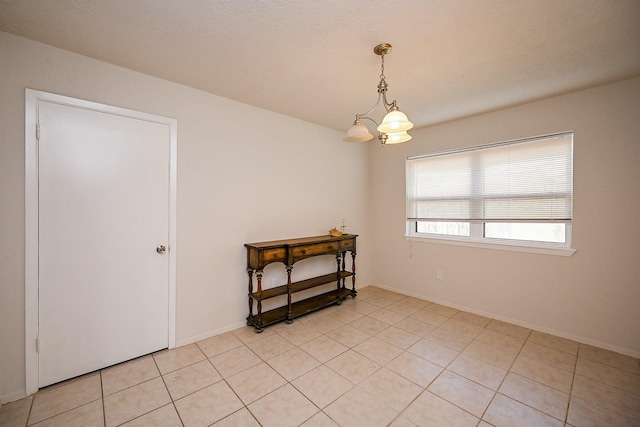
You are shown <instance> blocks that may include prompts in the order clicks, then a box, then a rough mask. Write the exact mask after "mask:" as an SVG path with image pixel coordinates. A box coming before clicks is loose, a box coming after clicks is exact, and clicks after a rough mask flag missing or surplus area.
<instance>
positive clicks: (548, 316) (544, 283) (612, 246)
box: [370, 79, 640, 357]
mask: <svg viewBox="0 0 640 427" xmlns="http://www.w3.org/2000/svg"><path fill="white" fill-rule="evenodd" d="M426 96H428V95H426ZM639 111H640V79H632V80H627V81H623V82H619V83H616V84H611V85H607V86H602V87H599V88H595V89H590V90H584V91H580V92H576V93H573V94H568V95H564V96H559V97H555V98H551V99H547V100H542V101H539V102H534V103H530V104H527V105H522V106H519V107H514V108H509V109H506V110H502V111H497V112H493V113H489V114H484V115H480V116H475V117H471V118H467V119H464V120H458V121H454V122H449V123H445V124H441V125H438V126H433V127H430V128H424V129H419V130H415V131H413V132H412V133H413V140H412V141H411V142H410V143H407V144H402V145H399V146H390V147H385V148H384V149H382V148H380V149H376V150H373V151H372V160H371V172H370V173H371V174H372V178H371V187H370V192H371V193H370V194H371V202H372V206H371V212H372V223H371V224H372V230H374V232H373V242H372V243H373V246H372V250H373V260H374V261H375V262H374V264H373V277H374V284H377V285H379V286H382V287H386V288H389V289H396V290H398V291H400V292H404V293H407V294H411V295H416V296H420V297H423V298H427V299H431V300H434V301H438V302H442V303H445V304H449V305H452V306H455V307H458V308H463V309H467V310H470V311H473V312H476V313H479V314H485V315H487V316H491V317H494V318H499V319H502V320H508V321H512V322H514V323H517V324H520V325H524V326H528V327H532V328H535V329H538V330H542V331H546V332H552V333H555V334H557V335H560V336H564V337H568V338H572V339H576V340H579V341H581V342H585V343H590V344H595V345H598V346H601V347H604V348H608V349H612V350H615V351H619V352H622V353H626V354H630V355H633V356H636V357H639V356H640V310H639V307H640V214H639V212H640V119H639V116H638V112H639ZM568 130H573V131H574V132H575V134H574V222H573V246H574V248H575V249H576V250H577V252H576V253H575V254H574V255H573V256H571V257H561V256H551V255H539V254H532V253H521V252H506V251H499V250H492V249H480V248H470V247H459V246H451V245H440V244H433V243H423V242H411V241H406V240H405V239H404V237H403V235H404V232H405V220H404V218H405V180H404V160H405V158H406V157H408V156H415V155H420V154H427V153H434V152H439V151H445V150H450V149H455V148H461V147H467V146H473V145H481V144H487V143H492V142H499V141H506V140H511V139H518V138H523V137H529V136H536V135H543V134H549V133H554V132H560V131H568ZM438 269H439V270H443V272H444V280H443V281H441V282H440V281H436V270H438Z"/></svg>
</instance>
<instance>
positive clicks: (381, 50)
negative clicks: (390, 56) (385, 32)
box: [373, 43, 391, 55]
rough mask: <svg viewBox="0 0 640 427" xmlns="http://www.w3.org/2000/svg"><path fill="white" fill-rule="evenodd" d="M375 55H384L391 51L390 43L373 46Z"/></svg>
mask: <svg viewBox="0 0 640 427" xmlns="http://www.w3.org/2000/svg"><path fill="white" fill-rule="evenodd" d="M373 51H374V52H375V54H376V55H384V54H386V53H389V52H391V45H390V44H389V43H382V44H379V45H378V46H376V47H374V48H373Z"/></svg>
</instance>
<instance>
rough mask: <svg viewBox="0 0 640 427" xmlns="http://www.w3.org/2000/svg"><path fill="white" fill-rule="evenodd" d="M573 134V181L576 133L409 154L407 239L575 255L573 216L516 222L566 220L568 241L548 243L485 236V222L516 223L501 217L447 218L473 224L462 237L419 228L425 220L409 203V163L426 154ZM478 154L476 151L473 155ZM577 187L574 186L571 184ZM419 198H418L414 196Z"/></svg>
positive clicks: (406, 190)
mask: <svg viewBox="0 0 640 427" xmlns="http://www.w3.org/2000/svg"><path fill="white" fill-rule="evenodd" d="M566 135H570V137H571V153H570V155H571V180H572V181H571V182H573V161H574V156H573V132H572V131H566V132H559V133H556V134H549V135H542V136H536V137H531V138H524V139H518V140H511V141H505V142H500V143H496V144H488V145H480V146H474V147H469V148H465V149H462V150H455V151H447V152H441V153H434V154H429V155H427V156H413V157H407V158H406V159H405V183H406V185H407V188H406V189H405V201H406V203H407V215H406V233H405V239H406V240H409V241H416V242H429V243H437V244H448V245H456V246H467V247H480V248H490V249H498V250H509V251H517V252H532V253H541V254H549V255H560V256H571V255H573V253H575V249H573V247H572V245H573V215H572V216H571V218H570V219H568V220H556V221H548V220H542V221H535V220H532V221H513V222H517V223H535V222H541V223H563V224H565V230H564V231H565V236H564V237H565V241H564V242H544V241H533V240H520V239H504V238H495V237H486V236H485V224H486V223H489V222H499V223H508V222H512V221H509V220H501V221H491V220H455V219H446V220H443V222H461V223H468V224H469V231H470V232H469V236H460V235H448V234H435V233H424V232H419V231H418V223H420V222H422V221H421V220H420V219H415V218H411V215H410V214H409V203H410V195H409V188H408V187H409V186H408V183H409V180H410V179H413V177H410V176H409V175H410V169H409V163H410V162H411V161H412V160H415V159H419V158H423V157H435V156H446V155H450V154H459V153H461V152H466V151H468V152H477V151H479V150H483V149H486V148H493V147H498V146H508V145H512V144H518V143H523V142H535V141H537V140H546V139H549V138H554V137H562V136H566ZM472 155H474V154H473V153H472V154H470V156H472ZM470 171H471V178H470V179H471V180H473V179H474V177H476V176H477V174H478V170H476V168H474V167H470ZM571 187H573V185H571ZM414 200H415V199H414ZM571 203H572V204H573V188H572V189H571ZM424 221H425V222H439V221H430V220H424Z"/></svg>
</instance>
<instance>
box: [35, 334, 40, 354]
mask: <svg viewBox="0 0 640 427" xmlns="http://www.w3.org/2000/svg"><path fill="white" fill-rule="evenodd" d="M36 353H40V337H38V338H36Z"/></svg>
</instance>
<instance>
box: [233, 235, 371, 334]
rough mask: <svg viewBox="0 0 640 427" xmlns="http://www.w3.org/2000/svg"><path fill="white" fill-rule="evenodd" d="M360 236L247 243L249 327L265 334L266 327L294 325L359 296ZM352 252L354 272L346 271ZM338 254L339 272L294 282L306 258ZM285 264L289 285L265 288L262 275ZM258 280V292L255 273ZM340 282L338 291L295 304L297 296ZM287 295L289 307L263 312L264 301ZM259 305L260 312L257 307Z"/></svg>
mask: <svg viewBox="0 0 640 427" xmlns="http://www.w3.org/2000/svg"><path fill="white" fill-rule="evenodd" d="M356 237H358V236H357V235H355V234H343V235H342V236H339V237H332V236H317V237H304V238H300V239H290V240H277V241H272V242H261V243H246V244H245V245H244V246H245V247H246V248H247V273H248V274H249V316H248V317H247V325H249V326H253V327H254V328H255V329H256V332H262V330H263V328H264V327H265V326H268V325H271V324H273V323H276V322H280V321H282V320H284V321H286V322H287V323H291V322H292V321H293V319H294V318H296V317H298V316H302V315H303V314H306V313H309V312H311V311H314V310H318V309H320V308H323V307H327V306H329V305H333V304H340V303H341V302H342V300H344V299H345V298H346V297H348V296H351V297H352V298H355V297H356V294H357V292H356V284H355V283H356ZM347 252H351V271H347V270H346V255H347ZM319 255H334V256H335V257H336V264H337V267H336V270H335V271H333V272H332V273H328V274H324V275H322V276H318V277H313V278H310V279H305V280H301V281H299V282H291V271H292V270H293V265H294V264H295V263H296V262H298V261H300V260H303V259H306V258H310V257H314V256H319ZM273 262H281V263H283V264H284V266H285V269H286V272H287V283H286V284H285V285H282V286H277V287H274V288H269V289H263V288H262V274H263V270H264V268H265V267H266V266H267V265H269V264H271V263H273ZM254 272H255V275H256V279H257V290H255V291H254V288H253V274H254ZM347 277H351V289H348V288H347V287H346V286H345V280H346V278H347ZM332 282H335V283H336V288H335V289H333V290H331V291H328V292H325V293H323V294H320V295H316V296H313V297H311V298H307V299H304V300H302V301H297V302H292V301H291V299H292V298H291V297H292V295H293V294H294V293H296V292H300V291H303V290H305V289H311V288H314V287H316V286H320V285H325V284H327V283H332ZM280 295H287V305H285V306H282V307H278V308H275V309H272V310H269V311H265V312H263V311H262V302H263V301H264V300H267V299H269V298H274V297H277V296H280ZM254 302H255V303H256V313H255V314H254V313H253V304H254Z"/></svg>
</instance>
